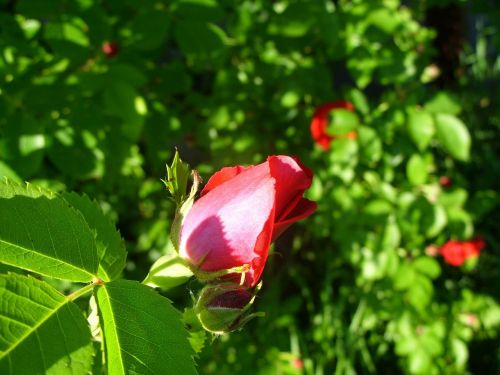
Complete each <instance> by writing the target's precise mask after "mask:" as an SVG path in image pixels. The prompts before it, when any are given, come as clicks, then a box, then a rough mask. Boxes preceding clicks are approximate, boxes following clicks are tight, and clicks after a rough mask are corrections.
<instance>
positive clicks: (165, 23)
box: [130, 9, 170, 51]
mask: <svg viewBox="0 0 500 375" xmlns="http://www.w3.org/2000/svg"><path fill="white" fill-rule="evenodd" d="M169 28H170V16H169V14H168V13H167V12H165V11H161V10H160V11H159V10H157V9H155V10H154V11H149V12H144V13H142V14H139V15H138V16H137V17H136V18H135V19H134V20H133V21H132V24H131V25H130V31H131V45H130V47H132V48H134V49H137V50H140V51H149V50H153V49H155V48H159V47H160V46H161V44H162V43H163V42H164V40H165V39H166V37H167V34H168V30H169Z"/></svg>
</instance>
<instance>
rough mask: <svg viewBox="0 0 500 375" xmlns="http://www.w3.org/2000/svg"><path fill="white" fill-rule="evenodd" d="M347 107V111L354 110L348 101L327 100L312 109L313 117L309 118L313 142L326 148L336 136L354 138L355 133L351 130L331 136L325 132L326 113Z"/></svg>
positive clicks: (327, 119)
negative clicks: (340, 134)
mask: <svg viewBox="0 0 500 375" xmlns="http://www.w3.org/2000/svg"><path fill="white" fill-rule="evenodd" d="M339 108H340V109H347V110H348V111H354V106H353V105H352V103H350V102H346V101H337V102H327V103H325V104H322V105H320V106H319V107H318V108H316V110H315V111H314V114H313V118H312V120H311V135H312V138H313V140H314V142H315V143H317V144H318V145H319V146H320V147H321V148H322V149H324V150H328V148H329V147H330V143H331V142H332V141H333V140H334V139H336V138H349V139H355V138H356V136H357V133H356V132H354V131H351V132H349V133H347V134H344V135H342V136H333V135H330V134H328V133H327V128H328V123H329V118H328V114H329V113H330V112H331V111H333V110H334V109H339Z"/></svg>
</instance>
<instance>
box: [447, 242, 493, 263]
mask: <svg viewBox="0 0 500 375" xmlns="http://www.w3.org/2000/svg"><path fill="white" fill-rule="evenodd" d="M484 246H485V243H484V240H483V239H482V238H480V237H478V238H475V239H473V240H470V241H455V240H450V241H448V242H446V243H445V244H444V245H443V246H441V248H440V249H439V254H441V256H442V257H443V258H444V260H445V262H446V263H448V264H450V265H452V266H455V267H458V266H461V265H462V264H463V263H464V262H465V261H466V260H467V259H469V258H474V257H478V256H479V254H480V252H481V250H482V249H483V248H484Z"/></svg>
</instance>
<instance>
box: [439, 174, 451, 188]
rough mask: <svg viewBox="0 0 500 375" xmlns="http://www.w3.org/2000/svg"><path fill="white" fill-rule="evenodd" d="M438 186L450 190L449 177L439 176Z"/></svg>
mask: <svg viewBox="0 0 500 375" xmlns="http://www.w3.org/2000/svg"><path fill="white" fill-rule="evenodd" d="M439 185H441V186H442V187H444V188H450V187H452V186H453V180H452V179H451V177H448V176H441V177H439Z"/></svg>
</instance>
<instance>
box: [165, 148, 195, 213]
mask: <svg viewBox="0 0 500 375" xmlns="http://www.w3.org/2000/svg"><path fill="white" fill-rule="evenodd" d="M189 174H190V168H189V164H187V163H184V162H183V161H182V160H181V158H180V156H179V151H177V150H175V155H174V160H173V161H172V165H171V166H170V167H169V166H168V165H167V179H166V180H163V183H164V184H165V186H166V188H167V190H168V191H169V192H170V194H171V195H172V198H173V199H174V201H175V204H176V205H177V206H180V205H181V204H182V203H183V202H184V200H185V199H186V190H187V183H188V179H189Z"/></svg>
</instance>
